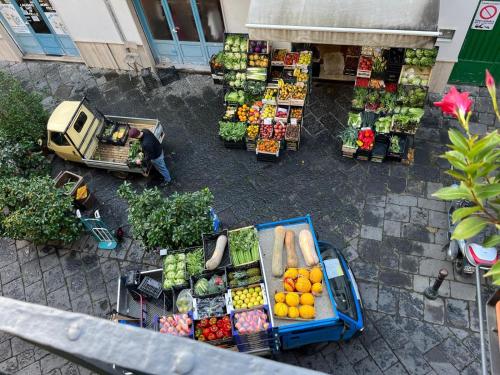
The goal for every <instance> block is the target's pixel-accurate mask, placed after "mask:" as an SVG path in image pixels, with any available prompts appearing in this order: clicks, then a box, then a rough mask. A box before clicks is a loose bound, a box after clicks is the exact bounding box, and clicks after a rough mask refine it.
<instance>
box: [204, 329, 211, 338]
mask: <svg viewBox="0 0 500 375" xmlns="http://www.w3.org/2000/svg"><path fill="white" fill-rule="evenodd" d="M210 333H211V332H210V328H205V329H203V336H205V338H207V337H208V335H210Z"/></svg>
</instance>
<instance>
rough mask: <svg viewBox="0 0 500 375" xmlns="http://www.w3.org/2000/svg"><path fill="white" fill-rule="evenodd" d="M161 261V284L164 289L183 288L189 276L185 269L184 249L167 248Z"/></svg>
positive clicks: (187, 283)
mask: <svg viewBox="0 0 500 375" xmlns="http://www.w3.org/2000/svg"><path fill="white" fill-rule="evenodd" d="M162 263H163V272H162V286H163V289H164V290H171V289H174V288H184V287H188V286H189V277H188V274H187V270H186V250H185V249H182V250H168V251H167V255H166V256H164V257H163V261H162ZM172 272H173V274H172ZM168 280H172V281H168ZM181 280H183V282H181Z"/></svg>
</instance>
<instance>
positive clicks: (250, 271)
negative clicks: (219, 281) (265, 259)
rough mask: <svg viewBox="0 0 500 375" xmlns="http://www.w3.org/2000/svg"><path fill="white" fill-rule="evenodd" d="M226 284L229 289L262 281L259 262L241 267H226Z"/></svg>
mask: <svg viewBox="0 0 500 375" xmlns="http://www.w3.org/2000/svg"><path fill="white" fill-rule="evenodd" d="M226 274H227V284H228V286H229V288H240V287H245V286H248V285H251V284H258V283H261V282H262V281H263V273H262V267H261V265H260V260H256V261H255V262H251V263H247V264H244V265H241V266H230V267H226Z"/></svg>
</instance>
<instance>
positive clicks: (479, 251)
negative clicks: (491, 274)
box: [465, 243, 498, 267]
mask: <svg viewBox="0 0 500 375" xmlns="http://www.w3.org/2000/svg"><path fill="white" fill-rule="evenodd" d="M465 255H466V257H467V259H468V260H469V262H470V263H471V264H472V265H474V266H476V265H477V266H480V267H482V266H484V267H491V266H493V265H494V264H495V263H496V262H497V260H498V253H497V249H496V248H494V247H483V246H481V245H478V244H475V243H473V244H470V245H469V246H467V253H466V254H465Z"/></svg>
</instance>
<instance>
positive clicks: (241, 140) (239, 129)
mask: <svg viewBox="0 0 500 375" xmlns="http://www.w3.org/2000/svg"><path fill="white" fill-rule="evenodd" d="M246 132H247V126H246V123H244V122H228V121H219V136H220V137H221V139H222V140H223V141H224V146H225V147H227V148H242V149H244V148H246V145H245V135H246Z"/></svg>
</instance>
